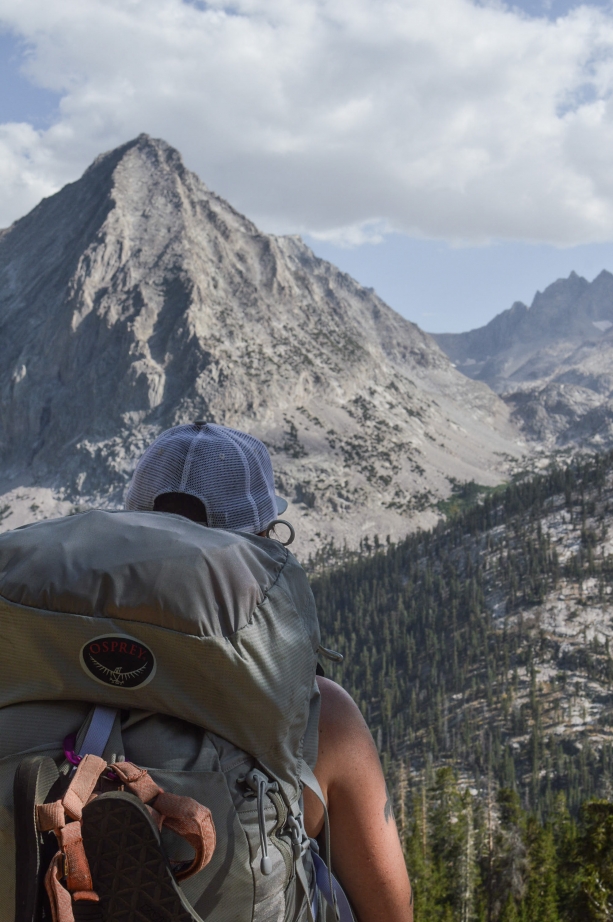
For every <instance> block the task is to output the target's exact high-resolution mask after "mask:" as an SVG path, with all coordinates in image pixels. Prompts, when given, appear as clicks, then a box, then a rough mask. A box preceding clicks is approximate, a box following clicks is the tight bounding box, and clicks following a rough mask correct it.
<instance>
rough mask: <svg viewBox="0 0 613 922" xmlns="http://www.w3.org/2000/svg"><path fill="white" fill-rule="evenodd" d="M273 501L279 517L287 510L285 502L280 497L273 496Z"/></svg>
mask: <svg viewBox="0 0 613 922" xmlns="http://www.w3.org/2000/svg"><path fill="white" fill-rule="evenodd" d="M275 499H276V501H277V512H278V514H279V515H281V513H282V512H285V510H286V509H287V500H286V499H281V497H280V496H275Z"/></svg>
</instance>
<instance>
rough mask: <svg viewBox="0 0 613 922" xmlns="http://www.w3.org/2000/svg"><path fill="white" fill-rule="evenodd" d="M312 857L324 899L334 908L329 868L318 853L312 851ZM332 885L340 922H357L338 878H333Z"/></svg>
mask: <svg viewBox="0 0 613 922" xmlns="http://www.w3.org/2000/svg"><path fill="white" fill-rule="evenodd" d="M311 857H312V859H313V864H314V865H315V876H316V879H317V887H318V889H319V890H321V892H322V893H323V896H324V899H325V901H326V903H327V904H328V906H331V907H332V908H334V900H333V898H332V894H331V892H330V878H329V876H328V868H327V867H326V865H325V862H324V861H322V859H321V858H320V857H319V855H318V854H317V853H316V852H313V851H312V852H311ZM332 885H333V887H334V893H335V896H336V904H337V906H338V914H339V919H340V922H355V920H354V917H353V912H352V911H351V906H350V905H349V900H348V899H347V897H346V896H345V891H344V890H343V888H342V887H341V885H340V884H339V882H338V880H337V879H336V877H333V878H332Z"/></svg>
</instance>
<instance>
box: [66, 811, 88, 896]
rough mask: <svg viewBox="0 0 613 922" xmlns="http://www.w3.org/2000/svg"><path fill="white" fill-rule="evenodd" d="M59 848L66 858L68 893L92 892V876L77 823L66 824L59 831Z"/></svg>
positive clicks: (79, 825)
mask: <svg viewBox="0 0 613 922" xmlns="http://www.w3.org/2000/svg"><path fill="white" fill-rule="evenodd" d="M59 840H60V848H61V850H62V852H63V853H64V855H65V856H66V886H67V887H68V890H69V891H70V893H77V892H82V891H84V890H87V891H93V884H92V875H91V872H90V870H89V862H88V860H87V855H86V854H85V849H84V847H83V839H82V838H81V823H79V822H78V821H76V822H74V823H68V825H67V826H64V828H63V829H60V835H59Z"/></svg>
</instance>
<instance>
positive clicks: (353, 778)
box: [126, 421, 413, 922]
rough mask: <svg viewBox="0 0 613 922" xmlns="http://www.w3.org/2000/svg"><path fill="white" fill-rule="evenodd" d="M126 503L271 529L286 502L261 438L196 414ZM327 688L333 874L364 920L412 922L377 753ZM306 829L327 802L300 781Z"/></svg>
mask: <svg viewBox="0 0 613 922" xmlns="http://www.w3.org/2000/svg"><path fill="white" fill-rule="evenodd" d="M126 508H127V509H128V510H131V511H142V512H147V511H153V512H161V513H167V514H174V515H181V516H184V517H185V518H188V519H190V520H191V521H193V522H197V523H199V524H201V525H202V526H205V527H209V528H224V529H229V530H233V531H239V532H240V531H242V532H249V533H252V534H256V535H260V536H261V537H263V538H264V537H267V536H268V534H269V532H270V529H271V525H272V524H273V523H274V522H275V521H276V520H277V519H278V516H279V514H282V513H283V512H284V510H285V509H286V508H287V503H286V502H285V501H284V500H282V499H280V498H279V497H277V496H276V495H275V492H274V477H273V470H272V463H271V460H270V456H269V454H268V450H267V449H266V447H265V445H264V444H263V443H262V442H261V441H260V440H259V439H256V438H254V437H253V436H250V435H248V434H246V433H244V432H240V431H239V430H236V429H230V428H227V427H225V426H218V425H215V424H212V423H206V422H203V421H198V422H196V423H194V424H187V425H181V426H176V427H174V428H172V429H169V430H167V431H166V432H163V433H162V434H161V435H160V436H159V437H158V438H157V439H156V440H155V441H154V442H153V443H152V444H151V445H150V446H149V448H148V449H147V450H146V451H145V453H144V455H143V456H142V458H141V459H140V461H139V462H138V465H137V467H136V470H135V472H134V476H133V478H132V481H131V484H130V487H129V490H128V494H127V498H126ZM317 683H318V685H319V690H320V694H321V715H320V720H319V749H318V756H317V763H316V765H315V769H314V773H315V777H316V778H317V781H318V782H319V785H320V787H321V790H322V793H323V795H324V799H325V801H326V804H327V809H328V813H329V818H330V844H331V854H332V861H333V865H334V873H335V875H336V876H337V877H338V879H339V881H340V883H341V885H342V886H343V888H344V890H345V892H346V894H347V896H348V898H349V901H350V903H351V906H352V908H353V910H354V912H355V914H356V917H357V920H358V922H412V919H413V900H412V893H411V886H410V883H409V878H408V874H407V870H406V865H405V862H404V857H403V853H402V847H401V844H400V840H399V837H398V832H397V829H396V824H395V822H394V817H393V811H392V805H391V800H390V797H389V794H388V792H387V788H386V785H385V780H384V777H383V772H382V769H381V764H380V762H379V756H378V753H377V750H376V747H375V745H374V742H373V739H372V736H371V734H370V731H369V730H368V727H367V725H366V723H365V721H364V718H363V717H362V714H361V712H360V710H359V708H358V706H357V705H356V703H355V702H354V701H353V699H352V698H351V697H350V695H348V694H347V692H346V691H344V689H343V688H341V686H340V685H338V684H336V683H335V682H332V681H331V680H330V679H327V678H324V677H323V676H317ZM304 817H305V827H306V832H307V834H308V835H309V836H310V837H311V838H313V839H318V837H320V836H321V835H322V832H323V827H324V808H323V805H322V804H321V803H320V801H319V800H318V798H317V797H316V796H315V795H314V794H313V793H312V792H311V791H310V790H309V789H308V788H305V790H304Z"/></svg>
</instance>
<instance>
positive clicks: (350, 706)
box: [317, 676, 366, 729]
mask: <svg viewBox="0 0 613 922" xmlns="http://www.w3.org/2000/svg"><path fill="white" fill-rule="evenodd" d="M317 684H318V685H319V691H320V692H321V720H323V721H325V722H326V724H328V723H329V724H335V725H338V728H339V729H342V728H343V726H344V724H345V722H346V721H350V722H351V723H354V722H355V723H358V724H360V725H362V724H363V725H364V726H366V724H365V723H364V718H363V717H362V712H361V711H360V709H359V707H358V706H357V704H356V703H355V701H354V700H353V698H352V697H351V695H350V694H349V693H348V692H346V691H345V689H344V688H342V687H341V686H340V685H337V684H336V682H333V681H332V680H331V679H325V678H324V677H323V676H317Z"/></svg>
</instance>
